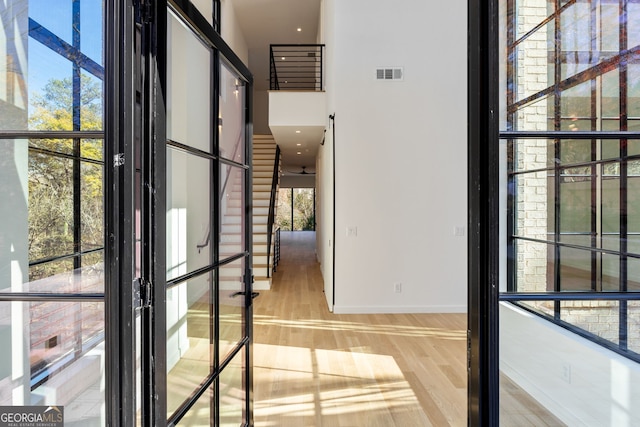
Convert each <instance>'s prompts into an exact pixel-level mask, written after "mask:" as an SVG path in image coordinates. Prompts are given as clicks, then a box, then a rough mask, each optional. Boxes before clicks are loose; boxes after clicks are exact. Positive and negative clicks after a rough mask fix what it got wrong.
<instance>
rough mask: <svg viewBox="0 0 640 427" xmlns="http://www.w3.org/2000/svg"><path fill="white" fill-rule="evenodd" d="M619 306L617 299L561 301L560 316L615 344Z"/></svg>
mask: <svg viewBox="0 0 640 427" xmlns="http://www.w3.org/2000/svg"><path fill="white" fill-rule="evenodd" d="M619 307H620V303H619V302H618V301H562V302H561V303H560V318H561V319H562V320H564V321H565V322H568V323H570V324H571V325H574V326H577V327H579V328H581V329H584V330H585V331H587V332H590V333H592V334H594V335H596V336H598V337H600V338H604V339H606V340H607V341H610V342H612V343H615V344H617V343H618V341H619V339H618V338H619V337H618V333H619V330H620V326H619V325H620V313H619Z"/></svg>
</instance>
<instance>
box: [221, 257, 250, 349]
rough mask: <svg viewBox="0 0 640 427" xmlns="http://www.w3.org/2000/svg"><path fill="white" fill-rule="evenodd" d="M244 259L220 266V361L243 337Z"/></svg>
mask: <svg viewBox="0 0 640 427" xmlns="http://www.w3.org/2000/svg"><path fill="white" fill-rule="evenodd" d="M244 268H245V258H241V259H239V260H237V261H234V262H231V263H229V264H224V265H222V266H220V270H219V271H220V273H219V275H220V344H219V346H220V360H221V361H223V360H225V359H226V358H227V356H228V355H229V353H230V352H231V351H232V350H233V349H235V348H236V346H237V345H238V343H239V342H240V341H241V340H242V339H243V338H244V337H245V335H246V334H245V305H246V304H245V296H244V292H245V290H246V287H245V284H244V273H245V271H244Z"/></svg>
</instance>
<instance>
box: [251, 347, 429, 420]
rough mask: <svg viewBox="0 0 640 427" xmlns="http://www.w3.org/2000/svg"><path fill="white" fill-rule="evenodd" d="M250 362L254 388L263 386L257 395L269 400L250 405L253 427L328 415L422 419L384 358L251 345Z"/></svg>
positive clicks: (411, 393)
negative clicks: (402, 415) (399, 414)
mask: <svg viewBox="0 0 640 427" xmlns="http://www.w3.org/2000/svg"><path fill="white" fill-rule="evenodd" d="M254 364H255V367H254V387H255V388H268V390H269V391H267V392H265V391H264V390H263V391H262V392H261V395H263V396H270V398H269V399H266V400H262V401H256V402H255V415H256V425H257V426H269V425H278V421H277V419H278V418H280V419H284V418H288V419H289V420H293V419H300V418H305V419H309V418H316V417H319V416H322V417H325V419H326V417H327V416H332V415H334V416H340V420H346V419H347V418H345V417H349V416H353V417H356V418H357V419H360V420H362V419H365V418H369V419H370V420H369V421H370V422H373V421H371V418H378V419H380V420H383V419H392V418H393V417H394V415H393V414H394V412H396V411H398V412H402V413H411V414H412V417H414V418H413V419H415V420H419V419H424V420H426V416H425V415H424V413H423V412H422V409H421V406H420V403H419V401H418V399H417V397H416V395H415V393H414V391H413V390H412V389H411V386H410V384H409V383H408V381H407V380H406V379H405V378H404V375H403V373H402V371H401V370H400V367H399V366H398V364H397V363H396V362H395V360H394V359H393V357H391V356H388V355H380V354H369V353H362V352H357V351H351V350H325V349H309V348H300V347H288V346H279V345H269V344H254ZM381 422H382V421H381ZM427 422H428V421H427ZM304 425H312V424H304ZM353 425H356V424H353ZM425 425H426V424H425Z"/></svg>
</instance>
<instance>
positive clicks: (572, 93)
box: [560, 81, 595, 162]
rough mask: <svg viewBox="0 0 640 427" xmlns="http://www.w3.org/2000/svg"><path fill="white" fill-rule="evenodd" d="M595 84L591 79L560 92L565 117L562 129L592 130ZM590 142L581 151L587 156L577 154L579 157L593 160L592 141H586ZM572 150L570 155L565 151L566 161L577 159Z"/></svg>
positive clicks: (562, 113)
mask: <svg viewBox="0 0 640 427" xmlns="http://www.w3.org/2000/svg"><path fill="white" fill-rule="evenodd" d="M594 89H595V86H594V85H593V84H592V82H591V81H587V82H586V83H582V84H580V85H577V86H574V87H571V88H569V89H567V90H565V91H563V92H561V93H560V117H561V118H562V119H563V120H562V123H561V129H562V130H570V131H587V130H591V121H590V119H591V118H592V114H591V103H592V98H591V96H592V90H594ZM585 142H587V143H589V145H587V147H585V148H583V149H582V150H581V152H586V153H587V155H586V156H585V155H584V154H582V156H577V158H584V159H585V160H591V155H590V153H591V151H590V149H589V147H590V143H591V141H585ZM571 154H573V152H572V151H570V152H569V153H567V155H569V157H566V159H565V154H564V153H563V156H562V159H563V161H564V162H567V161H576V160H575V159H574V158H575V157H576V155H575V154H573V155H572V156H571Z"/></svg>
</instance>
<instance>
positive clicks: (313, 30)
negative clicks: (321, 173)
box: [232, 0, 323, 173]
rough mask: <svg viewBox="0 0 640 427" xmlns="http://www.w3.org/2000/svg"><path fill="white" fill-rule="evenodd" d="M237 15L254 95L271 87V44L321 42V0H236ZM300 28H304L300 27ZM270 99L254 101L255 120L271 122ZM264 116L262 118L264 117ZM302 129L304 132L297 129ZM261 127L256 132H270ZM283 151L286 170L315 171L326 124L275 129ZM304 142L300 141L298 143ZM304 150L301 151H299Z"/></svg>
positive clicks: (234, 6)
mask: <svg viewBox="0 0 640 427" xmlns="http://www.w3.org/2000/svg"><path fill="white" fill-rule="evenodd" d="M232 2H233V8H234V11H235V14H236V19H237V20H238V24H239V25H240V29H241V30H242V33H243V35H244V38H245V41H246V43H247V47H248V49H249V69H250V70H251V72H252V73H253V78H254V99H256V97H258V96H260V95H261V93H264V94H266V91H268V90H269V45H270V44H306V43H311V44H312V43H317V42H318V23H319V20H320V0H232ZM298 28H300V29H301V31H298ZM267 110H268V102H260V100H258V99H256V101H255V102H254V111H253V115H254V121H255V122H256V123H260V122H264V123H268V121H267V117H268V114H269V113H268V111H267ZM261 118H262V120H261ZM296 130H300V131H301V132H300V133H296V132H295V131H296ZM266 131H268V129H258V127H256V133H258V132H260V133H262V132H264V133H266ZM271 132H272V133H273V135H274V138H275V139H276V143H278V145H279V146H280V149H281V151H282V161H283V170H284V171H285V173H287V171H289V172H298V171H301V170H302V166H306V170H307V172H314V171H315V158H316V153H317V150H318V146H319V144H320V142H321V141H322V138H323V129H322V128H317V127H315V128H311V127H308V128H303V127H297V128H295V129H294V128H288V127H286V126H285V127H282V126H281V127H278V128H277V129H271ZM298 144H300V145H298ZM298 153H300V154H298Z"/></svg>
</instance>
